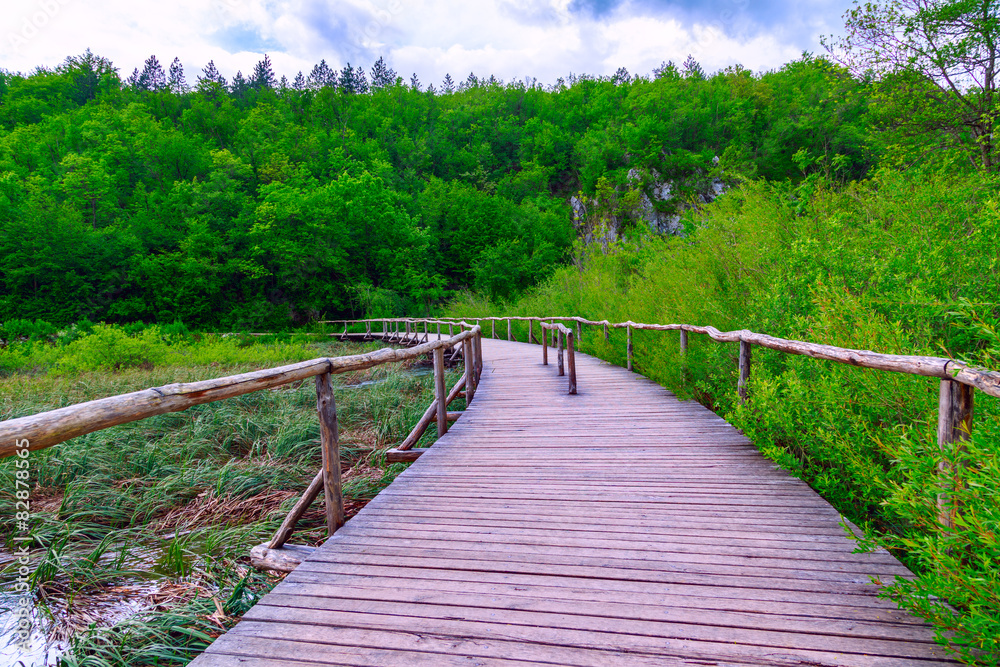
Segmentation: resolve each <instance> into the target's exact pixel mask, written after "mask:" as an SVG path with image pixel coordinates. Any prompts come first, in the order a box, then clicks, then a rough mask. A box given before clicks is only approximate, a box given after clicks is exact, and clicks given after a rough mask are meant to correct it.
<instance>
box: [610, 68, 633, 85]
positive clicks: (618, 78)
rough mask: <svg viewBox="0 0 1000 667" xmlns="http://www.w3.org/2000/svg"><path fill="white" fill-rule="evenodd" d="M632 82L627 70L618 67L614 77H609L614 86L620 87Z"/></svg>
mask: <svg viewBox="0 0 1000 667" xmlns="http://www.w3.org/2000/svg"><path fill="white" fill-rule="evenodd" d="M631 80H632V75H631V74H629V73H628V70H627V69H625V68H624V67H619V68H618V71H617V72H615V75H614V76H613V77H611V82H612V83H614V84H615V85H616V86H620V85H622V84H623V83H629V82H630V81H631Z"/></svg>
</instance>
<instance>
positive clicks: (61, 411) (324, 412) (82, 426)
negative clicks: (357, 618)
mask: <svg viewBox="0 0 1000 667" xmlns="http://www.w3.org/2000/svg"><path fill="white" fill-rule="evenodd" d="M374 321H377V320H374ZM370 322H371V321H369V322H368V323H366V327H365V331H366V335H367V336H371V335H372V332H371V326H370ZM443 323H444V324H449V325H450V324H453V323H451V322H443ZM426 327H427V325H426V324H425V330H424V341H425V342H423V343H420V342H419V334H417V333H416V330H415V329H414V334H413V336H415V337H416V338H417V339H418V340H416V341H413V340H408V342H417V343H418V344H416V345H414V346H413V347H410V348H409V349H395V348H385V349H382V350H376V351H374V352H368V353H365V354H356V355H350V356H344V357H321V358H317V359H311V360H309V361H303V362H300V363H297V364H289V365H286V366H279V367H276V368H269V369H265V370H260V371H253V372H250V373H240V374H238V375H229V376H226V377H220V378H214V379H211V380H203V381H199V382H187V383H176V384H170V385H164V386H162V387H152V388H150V389H144V390H142V391H136V392H131V393H128V394H120V395H118V396H110V397H108V398H101V399H97V400H94V401H87V402H85V403H78V404H76V405H70V406H67V407H64V408H58V409H55V410H48V411H46V412H41V413H38V414H34V415H28V416H25V417H18V418H16V419H8V420H6V421H2V422H0V458H4V457H7V456H11V455H12V454H14V453H15V451H16V450H18V449H24V448H25V447H24V446H23V445H24V443H27V449H28V450H30V451H36V450H39V449H45V448H47V447H52V446H53V445H57V444H59V443H61V442H65V441H67V440H70V439H72V438H75V437H78V436H81V435H85V434H87V433H93V432H94V431H100V430H103V429H106V428H110V427H112V426H118V425H120V424H127V423H131V422H135V421H139V420H141V419H146V418H148V417H152V416H155V415H161V414H165V413H168V412H180V411H182V410H186V409H187V408H190V407H193V406H195V405H201V404H204V403H211V402H214V401H220V400H223V399H226V398H234V397H236V396H242V395H244V394H248V393H252V392H255V391H262V390H265V389H272V388H274V387H280V386H282V385H285V384H289V383H292V382H298V381H301V380H305V379H307V378H310V377H315V378H316V409H317V414H318V416H319V420H320V449H321V453H322V457H323V467H322V469H321V470H320V471H319V472H318V473H317V474H316V476H315V477H314V479H313V480H312V482H311V483H310V484H309V486H308V487H307V488H306V491H305V493H304V494H303V495H302V497H301V498H300V499H299V501H298V502H297V503H296V504H295V506H294V507H293V508H292V511H291V512H290V513H289V514H288V516H287V517H286V518H285V520H284V521H283V522H282V524H281V527H280V528H279V529H278V531H277V532H276V533H275V535H274V537H273V538H272V539H271V541H270V542H268V543H267V544H265V545H261V546H262V547H265V548H264V551H263V552H264V553H265V554H266V553H267V552H269V551H270V550H273V549H279V548H281V547H282V546H283V545H284V543H285V541H286V540H287V539H288V537H289V536H290V535H291V533H292V531H293V530H294V528H295V524H296V523H297V521H298V520H299V519H300V518H301V516H302V514H303V513H304V512H305V510H306V509H307V508H308V507H309V505H310V504H311V503H312V501H313V500H314V499H315V498H316V496H318V495H319V493H320V491H322V492H323V494H324V498H325V506H326V524H327V532H328V533H329V534H331V535H332V534H333V533H334V532H335V531H336V530H337V528H339V527H340V526H342V525H343V524H344V503H343V495H342V489H341V479H340V448H339V443H338V424H337V407H336V403H335V400H334V392H333V386H332V383H331V375H332V374H334V373H345V372H348V371H357V370H363V369H366V368H371V367H373V366H379V365H382V364H387V363H393V362H399V361H405V360H408V359H413V358H416V357H419V356H422V355H425V354H432V355H433V356H434V367H435V372H436V373H435V374H436V377H435V391H436V396H437V398H436V400H435V403H437V404H440V402H441V397H442V396H441V395H442V394H443V393H444V392H443V389H442V387H443V381H444V351H445V350H446V349H450V348H451V347H453V346H455V345H465V344H466V343H467V342H468V341H472V340H475V339H478V338H479V336H480V335H481V333H482V331H481V329H480V328H479V327H478V326H475V325H471V324H468V323H466V322H462V323H461V328H462V329H463V331H461V332H460V333H458V334H455V335H453V336H449V337H448V338H446V339H441V340H436V341H429V340H428V338H429V336H428V335H427V329H426ZM407 329H409V325H407ZM344 332H345V334H346V332H347V325H346V324H345V329H344ZM387 333H389V332H388V331H387V327H383V332H382V335H383V338H385V336H386V334H387ZM463 381H464V378H463ZM460 387H461V383H460V384H459V385H458V386H457V387H456V389H459V388H460ZM453 393H454V395H456V396H457V394H458V393H459V392H458V391H456V390H453ZM451 400H454V398H453V397H452V396H450V397H449V400H448V401H447V403H450V402H451ZM447 403H446V404H445V405H444V406H441V407H440V408H437V407H436V406H435V410H436V413H437V414H436V417H437V422H438V433H439V434H442V433H443V432H444V431H446V430H447V428H448V426H447V424H448V421H449V419H450V418H451V417H452V416H453V413H451V414H450V413H448V412H447V410H446V405H447ZM19 445H20V446H19ZM267 558H268V557H267V556H266V555H265V557H264V559H263V560H264V561H265V563H266V562H267ZM258 560H260V559H258Z"/></svg>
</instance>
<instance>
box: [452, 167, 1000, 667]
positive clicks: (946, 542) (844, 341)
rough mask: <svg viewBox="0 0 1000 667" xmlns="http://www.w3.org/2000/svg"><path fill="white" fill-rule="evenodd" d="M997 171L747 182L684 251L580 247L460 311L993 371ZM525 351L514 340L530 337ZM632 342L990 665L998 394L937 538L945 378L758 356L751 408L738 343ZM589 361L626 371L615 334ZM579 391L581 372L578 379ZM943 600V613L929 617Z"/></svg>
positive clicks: (909, 601) (671, 245)
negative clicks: (881, 551)
mask: <svg viewBox="0 0 1000 667" xmlns="http://www.w3.org/2000/svg"><path fill="white" fill-rule="evenodd" d="M997 186H998V184H997V181H996V180H995V178H994V177H991V176H988V175H982V174H957V173H955V170H952V169H947V170H942V171H933V170H928V171H924V172H908V173H900V172H894V171H885V172H881V173H880V174H878V175H877V177H876V178H874V179H872V180H871V181H867V182H864V183H850V184H833V183H831V182H830V181H829V180H827V179H825V178H822V177H818V176H817V177H814V178H809V179H807V180H806V181H805V182H803V183H801V184H799V185H796V186H793V185H791V184H788V183H784V184H782V183H778V184H775V183H762V182H749V183H745V184H744V185H743V186H741V187H738V188H735V189H734V190H732V191H731V192H729V193H728V194H726V195H725V196H724V197H722V198H720V199H719V200H718V201H716V202H715V203H714V204H712V205H710V206H708V207H705V208H704V209H703V211H702V212H701V213H700V214H697V215H696V214H693V213H692V214H691V215H689V217H688V218H687V219H686V220H685V223H686V225H687V234H686V235H685V236H684V237H680V238H676V237H675V238H666V239H663V238H644V237H643V235H642V234H640V233H635V234H634V236H633V237H632V238H630V239H625V240H621V241H617V242H615V243H611V244H609V245H608V246H607V248H606V249H605V248H602V247H600V246H597V245H594V246H591V247H589V248H586V249H581V250H580V251H579V253H578V255H577V258H576V262H575V264H574V265H573V266H571V267H568V268H565V269H562V270H560V271H559V272H557V273H556V274H555V275H554V276H553V278H552V279H551V280H550V281H548V283H546V284H545V285H544V286H542V287H541V288H539V289H537V290H536V291H535V292H533V293H532V294H530V295H529V296H527V297H526V298H524V299H522V300H520V301H518V302H517V303H513V304H496V303H489V302H487V301H485V300H483V299H480V298H478V297H475V296H468V297H466V298H465V299H464V300H462V301H459V302H457V303H455V304H454V305H453V307H452V313H451V314H453V315H462V316H475V315H480V316H486V315H582V316H585V317H588V318H590V319H604V318H607V319H609V320H611V321H618V322H621V321H625V320H629V319H631V320H633V321H637V322H650V323H669V322H685V323H690V324H701V325H712V326H715V327H718V328H719V329H723V330H727V329H740V328H747V329H752V330H754V331H758V332H762V333H768V334H771V335H775V336H781V337H787V338H796V339H802V340H808V341H812V342H816V343H825V344H830V345H836V346H841V347H848V348H860V349H870V350H876V351H879V352H885V353H897V354H927V355H935V356H952V357H955V358H959V359H964V360H966V361H969V362H972V363H976V364H981V365H984V366H987V367H990V368H993V369H1000V335H998V331H1000V306H998V304H1000V259H998V256H997V252H996V249H997V247H1000V215H998V211H997V192H998V188H997ZM521 329H522V333H521V336H522V340H523V336H524V332H523V327H521ZM678 343H679V341H678V335H677V334H676V333H671V334H664V333H655V332H642V331H637V332H635V334H634V345H635V355H636V370H637V371H638V372H640V373H643V374H645V375H647V376H649V377H651V378H653V379H655V380H656V381H658V382H660V383H661V384H664V385H665V386H667V387H669V388H670V389H672V390H674V391H675V392H677V393H678V394H680V395H681V396H682V397H684V398H693V399H696V400H698V401H700V402H701V403H703V404H705V405H707V406H709V407H710V408H712V409H713V410H715V411H716V412H718V413H719V414H721V415H723V416H724V417H725V418H726V419H728V420H729V421H730V422H732V423H733V424H735V425H736V426H738V427H739V428H740V429H742V430H743V431H744V432H745V433H746V434H747V435H748V436H749V437H750V438H751V439H752V440H753V441H754V442H755V443H756V445H757V446H758V447H759V448H760V449H761V450H762V451H763V452H764V453H765V454H766V455H767V456H769V457H771V458H772V459H773V460H775V461H776V462H778V463H779V464H781V465H782V466H784V467H785V468H787V469H788V470H790V471H791V472H792V473H793V474H796V475H798V476H800V477H802V478H803V479H805V480H806V481H808V482H809V484H810V485H812V486H813V488H815V489H816V490H817V491H819V492H820V493H821V494H822V495H823V496H824V497H825V498H827V499H828V500H829V501H830V502H831V503H832V504H833V505H834V506H835V507H837V509H839V510H840V511H841V512H842V513H843V514H844V515H845V516H847V517H848V518H849V519H851V520H852V521H854V522H856V523H858V524H860V525H862V526H863V527H864V528H865V530H866V533H867V535H868V538H867V539H866V540H863V541H862V543H861V544H859V548H862V549H866V548H874V547H875V546H879V545H881V546H885V547H888V548H890V549H891V550H893V552H894V553H895V554H896V555H897V556H899V557H900V558H901V559H902V560H903V561H904V562H905V563H906V564H907V565H908V566H909V567H910V568H911V569H912V570H913V571H914V572H915V573H916V575H917V576H916V578H915V579H914V580H913V581H912V582H903V581H901V582H897V583H895V584H894V585H892V586H889V587H887V588H886V589H884V594H885V595H888V596H890V597H892V598H894V599H895V600H897V601H898V602H899V603H900V604H901V605H902V606H904V607H907V608H909V609H912V610H914V611H916V612H918V613H920V614H922V615H924V616H925V617H927V618H929V619H930V620H931V621H933V622H934V624H935V625H936V627H937V628H938V630H939V637H940V641H941V642H942V643H944V644H945V645H947V646H949V647H950V648H951V649H952V650H953V651H955V652H956V653H957V654H959V655H961V656H963V657H964V658H965V659H966V660H968V661H970V662H974V663H978V664H983V665H996V664H997V662H998V655H1000V567H998V565H997V563H1000V421H998V416H1000V400H998V399H994V398H991V397H988V396H984V395H982V394H980V395H979V396H977V398H976V401H977V403H976V408H975V425H974V430H973V434H972V439H971V441H970V443H969V444H968V446H967V447H966V448H965V451H964V452H954V451H953V452H946V453H945V454H944V456H945V458H947V459H949V460H950V461H951V462H952V463H958V464H961V465H962V466H963V467H964V471H965V476H964V480H963V483H962V484H961V485H959V486H958V487H957V488H953V489H949V491H950V492H951V493H953V494H954V495H955V497H956V498H957V500H958V502H959V503H960V504H961V506H962V507H963V513H962V517H963V519H962V523H961V525H960V526H959V527H958V528H957V529H956V530H954V531H951V532H942V531H941V530H939V529H938V527H937V496H938V494H939V492H941V491H942V488H941V483H940V478H939V477H938V475H937V462H938V461H939V460H940V459H941V456H942V455H941V453H940V452H939V451H938V448H937V443H936V439H935V422H936V414H937V391H938V386H937V381H935V380H931V379H928V378H917V377H911V376H906V375H898V374H892V373H884V372H878V371H868V370H861V369H856V368H853V367H848V366H844V365H840V364H835V363H832V362H821V361H816V360H813V359H809V358H806V357H796V356H787V355H783V354H781V353H778V352H772V351H768V350H763V349H760V348H757V349H755V351H754V357H753V369H752V377H751V381H750V387H749V390H750V394H751V397H752V400H751V402H750V403H749V404H748V405H746V406H742V405H740V404H739V402H738V400H737V395H736V376H737V357H738V346H737V345H735V344H718V343H714V342H712V341H711V340H709V339H707V338H706V337H697V336H692V338H691V343H690V351H689V354H688V355H687V358H686V359H683V360H682V359H681V358H680V356H679V354H678ZM581 348H582V350H583V351H585V352H588V353H591V354H595V355H597V356H599V357H601V358H604V359H607V360H609V361H612V362H614V363H617V364H620V365H624V363H625V332H624V330H613V331H612V334H611V339H610V341H605V340H604V337H603V335H602V334H601V333H599V330H597V329H590V330H587V331H585V332H584V335H583V340H582V342H581ZM580 382H581V384H584V383H586V378H581V379H580ZM940 600H947V601H948V602H950V603H951V606H946V605H942V604H940Z"/></svg>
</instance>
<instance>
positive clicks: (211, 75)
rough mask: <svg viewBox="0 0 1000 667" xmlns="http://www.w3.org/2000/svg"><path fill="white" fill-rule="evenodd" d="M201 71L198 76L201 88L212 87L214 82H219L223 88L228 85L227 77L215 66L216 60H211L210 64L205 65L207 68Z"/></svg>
mask: <svg viewBox="0 0 1000 667" xmlns="http://www.w3.org/2000/svg"><path fill="white" fill-rule="evenodd" d="M201 72H202V74H201V76H199V77H198V89H199V90H203V89H205V88H207V87H210V86H211V85H212V84H218V85H220V86H222V87H223V88H226V87H227V83H226V77H224V76H222V75H221V74H219V70H217V69H216V68H215V61H214V60H209V61H208V64H207V65H205V69H203V70H201Z"/></svg>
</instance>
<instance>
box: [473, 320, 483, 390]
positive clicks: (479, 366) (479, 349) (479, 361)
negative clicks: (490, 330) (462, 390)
mask: <svg viewBox="0 0 1000 667" xmlns="http://www.w3.org/2000/svg"><path fill="white" fill-rule="evenodd" d="M474 354H475V357H476V364H475V366H476V386H477V387H478V386H479V379H480V378H481V377H482V376H483V330H482V329H480V330H479V333H478V334H476V349H475V352H474Z"/></svg>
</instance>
